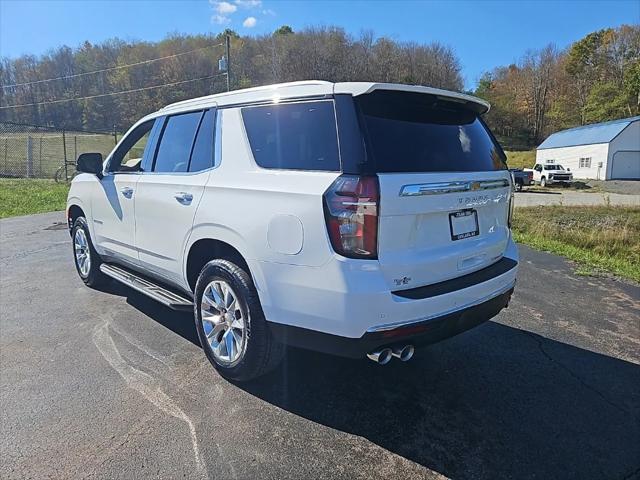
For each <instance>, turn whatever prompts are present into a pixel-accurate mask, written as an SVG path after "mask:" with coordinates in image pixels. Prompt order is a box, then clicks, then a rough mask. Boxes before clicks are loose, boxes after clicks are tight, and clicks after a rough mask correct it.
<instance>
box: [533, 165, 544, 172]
mask: <svg viewBox="0 0 640 480" xmlns="http://www.w3.org/2000/svg"><path fill="white" fill-rule="evenodd" d="M533 169H534V170H536V171H538V172H541V171H542V165H536V166H535V167H533Z"/></svg>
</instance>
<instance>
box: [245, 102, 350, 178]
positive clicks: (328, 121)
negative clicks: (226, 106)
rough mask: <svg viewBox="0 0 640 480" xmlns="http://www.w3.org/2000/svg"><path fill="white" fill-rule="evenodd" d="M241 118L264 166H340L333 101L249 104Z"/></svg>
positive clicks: (310, 167)
mask: <svg viewBox="0 0 640 480" xmlns="http://www.w3.org/2000/svg"><path fill="white" fill-rule="evenodd" d="M242 118H243V121H244V125H245V129H246V131H247V137H248V138H249V144H250V145H251V150H252V151H253V157H254V159H255V161H256V163H257V164H258V165H259V166H261V167H262V168H280V169H291V170H328V171H337V170H340V159H339V156H338V139H337V134H336V119H335V113H334V110H333V102H332V101H321V102H304V103H289V104H279V105H268V106H260V107H246V108H243V109H242Z"/></svg>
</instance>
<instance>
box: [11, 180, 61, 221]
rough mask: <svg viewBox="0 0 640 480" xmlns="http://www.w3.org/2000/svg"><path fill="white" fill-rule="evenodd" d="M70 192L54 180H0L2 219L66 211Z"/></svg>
mask: <svg viewBox="0 0 640 480" xmlns="http://www.w3.org/2000/svg"><path fill="white" fill-rule="evenodd" d="M68 192H69V185H67V184H64V183H55V182H54V181H53V180H37V179H26V178H19V179H13V178H0V218H6V217H15V216H18V215H30V214H32V213H44V212H53V211H55V210H64V209H65V206H66V203H67V193H68Z"/></svg>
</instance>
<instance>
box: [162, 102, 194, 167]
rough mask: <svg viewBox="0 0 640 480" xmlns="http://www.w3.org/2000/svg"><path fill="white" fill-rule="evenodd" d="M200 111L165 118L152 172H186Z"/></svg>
mask: <svg viewBox="0 0 640 480" xmlns="http://www.w3.org/2000/svg"><path fill="white" fill-rule="evenodd" d="M201 117H202V112H191V113H183V114H180V115H172V116H170V117H168V118H167V120H166V123H165V125H164V129H163V131H162V136H161V138H160V146H159V147H158V151H157V153H156V158H155V162H154V164H153V171H154V172H186V171H187V169H188V168H189V158H190V156H191V147H192V146H193V141H194V139H195V136H196V131H197V129H198V125H199V124H200V119H201Z"/></svg>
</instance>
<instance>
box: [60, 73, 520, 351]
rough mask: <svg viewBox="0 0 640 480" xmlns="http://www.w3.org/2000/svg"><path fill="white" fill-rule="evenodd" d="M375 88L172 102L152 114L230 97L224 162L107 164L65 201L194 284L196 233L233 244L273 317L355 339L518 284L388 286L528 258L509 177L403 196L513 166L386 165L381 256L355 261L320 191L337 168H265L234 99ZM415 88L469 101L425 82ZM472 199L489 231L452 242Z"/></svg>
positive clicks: (349, 88) (274, 91) (148, 262)
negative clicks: (112, 169)
mask: <svg viewBox="0 0 640 480" xmlns="http://www.w3.org/2000/svg"><path fill="white" fill-rule="evenodd" d="M373 88H376V87H375V84H364V83H363V84H359V83H355V84H331V83H327V82H306V83H305V82H300V83H294V84H291V85H284V86H279V87H277V88H276V87H261V88H258V89H249V90H247V91H244V92H240V93H236V92H231V93H230V94H225V95H222V96H220V95H215V96H212V97H205V98H204V99H197V100H192V101H187V102H181V103H179V104H175V105H172V106H169V107H167V108H165V109H163V110H160V111H159V112H156V113H155V114H152V115H150V116H148V117H145V119H143V120H148V119H149V118H154V117H158V116H161V115H165V114H167V113H176V112H181V111H189V110H192V109H197V108H203V107H207V106H209V107H210V106H218V107H222V106H224V105H227V107H226V108H219V110H218V113H219V115H221V117H220V119H221V122H222V128H221V132H222V137H221V159H220V161H219V165H217V166H216V167H214V168H212V169H209V170H206V171H204V172H200V173H197V174H191V173H184V174H180V173H179V174H153V173H139V174H127V175H122V174H117V175H109V174H107V175H106V176H105V177H104V178H103V179H102V180H100V179H98V178H97V177H96V176H93V175H90V174H81V175H78V176H77V177H76V178H75V179H74V181H73V183H72V186H71V192H70V194H69V201H68V204H69V205H79V206H81V208H82V209H83V211H84V213H85V215H86V216H87V221H88V224H89V229H90V233H91V236H92V238H93V239H95V247H96V250H97V251H98V253H99V254H101V255H106V254H109V255H111V256H115V257H117V258H119V259H120V260H122V261H124V262H126V263H129V264H132V265H138V266H139V268H141V269H142V270H144V271H149V272H152V273H154V274H155V275H156V276H160V277H162V278H163V279H164V280H165V281H166V282H167V283H169V284H171V285H174V286H176V287H179V288H181V289H183V290H185V291H191V286H190V285H189V282H188V280H187V268H186V263H187V257H188V253H189V250H190V248H191V247H192V246H193V245H194V244H195V242H197V241H198V240H201V239H215V240H219V241H222V242H225V243H228V244H229V245H231V246H233V247H234V248H235V249H236V250H237V251H238V252H240V254H241V255H242V256H243V257H244V259H245V260H246V262H247V264H248V266H249V268H250V271H251V275H252V277H253V280H254V283H255V286H256V288H257V291H258V295H259V298H260V302H261V304H262V308H263V310H264V313H265V317H266V319H267V320H268V321H270V322H276V323H282V324H286V325H293V326H298V327H304V328H307V329H311V330H316V331H320V332H326V333H331V334H334V335H340V336H344V337H351V338H358V337H361V336H362V335H363V334H364V333H365V332H366V331H367V330H369V329H370V328H372V327H376V326H380V325H384V324H390V323H396V322H408V321H417V320H420V319H425V318H430V317H432V316H438V315H442V314H444V313H447V312H451V311H455V310H459V309H462V308H464V307H465V306H470V305H473V304H477V303H478V302H480V301H482V300H487V299H489V298H491V297H492V296H495V295H497V294H498V293H503V292H504V291H506V290H508V289H509V288H511V287H512V286H513V285H514V283H515V276H516V269H515V268H514V269H512V270H510V271H509V272H507V273H506V274H503V275H500V276H497V277H495V278H492V279H491V280H489V281H486V282H483V283H478V284H476V285H473V286H472V287H469V288H464V289H460V290H457V291H454V292H451V293H447V294H443V295H438V296H435V297H432V298H428V299H423V300H410V299H407V298H403V297H400V296H397V295H394V294H393V293H392V291H394V290H399V289H410V288H414V287H419V286H424V285H428V284H433V283H437V282H441V281H444V280H448V279H452V278H456V277H459V276H462V275H465V274H468V273H471V272H474V271H476V270H479V269H482V268H484V267H487V266H489V265H491V264H492V263H495V262H496V261H498V260H499V259H500V258H502V257H503V256H506V257H509V258H512V259H514V260H516V261H517V260H518V252H517V249H516V246H515V244H514V242H513V240H512V238H511V234H510V231H509V228H508V226H507V222H508V204H509V201H510V199H511V196H512V190H511V187H509V186H506V187H502V188H496V189H492V190H487V191H483V192H481V194H480V193H479V194H477V195H474V194H473V193H469V192H468V193H465V194H461V193H447V194H441V195H428V196H418V197H401V196H399V191H400V190H401V188H402V187H403V186H404V185H407V184H415V183H432V182H451V181H470V180H492V179H503V178H504V179H509V178H510V174H509V172H508V171H506V170H503V171H494V172H478V173H424V174H380V175H378V178H379V184H380V212H381V214H380V220H379V239H378V251H379V259H378V260H357V259H349V258H345V257H342V256H340V255H338V254H336V253H335V252H334V251H333V248H332V246H331V243H330V240H329V237H328V233H327V226H326V223H325V217H324V211H323V201H322V199H323V194H324V193H325V191H326V190H327V188H328V187H329V186H330V185H331V184H332V183H333V182H334V180H336V178H337V177H338V176H339V175H340V172H319V171H299V170H296V171H293V170H274V169H263V168H261V167H259V166H258V165H257V164H256V162H255V160H254V158H253V155H252V151H251V148H250V146H249V143H248V140H247V136H246V133H245V129H244V125H243V122H242V117H241V114H240V108H238V107H233V106H231V104H233V103H241V102H255V101H263V100H265V99H274V98H276V99H277V98H286V97H288V96H291V97H295V98H304V97H307V96H312V95H316V96H317V95H332V94H333V93H338V92H341V93H351V94H353V95H357V94H359V93H358V92H360V93H365V92H367V91H370V90H371V89H373ZM394 88H398V87H397V86H394ZM406 89H409V90H411V89H413V90H414V91H424V92H431V93H433V92H436V93H438V94H440V95H450V96H453V97H456V98H471V97H466V96H464V95H461V94H455V93H450V92H443V91H440V90H435V89H428V88H426V87H406ZM487 108H488V107H487ZM141 122H142V120H141ZM108 160H109V159H108V158H107V160H106V161H105V163H106V162H108ZM113 177H117V178H115V179H114V178H113ZM120 177H123V178H120ZM104 185H108V186H109V188H108V189H107V190H105V187H104ZM124 186H129V187H130V188H133V189H134V192H133V195H132V198H130V199H129V198H124V197H123V195H122V194H121V193H120V189H121V188H124ZM182 191H188V192H190V193H192V194H193V200H192V201H191V202H190V204H188V205H183V204H180V203H179V202H177V201H176V200H175V198H174V194H175V193H176V192H182ZM464 208H476V209H477V211H478V221H479V227H480V232H481V234H480V235H478V236H477V237H473V238H467V239H464V240H462V241H452V240H451V237H450V232H449V212H451V211H456V210H460V209H464ZM118 212H121V214H118ZM402 277H406V278H408V279H409V280H407V281H406V283H405V284H404V285H402V286H401V287H398V286H397V285H396V284H395V283H394V281H395V279H397V278H402Z"/></svg>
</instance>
